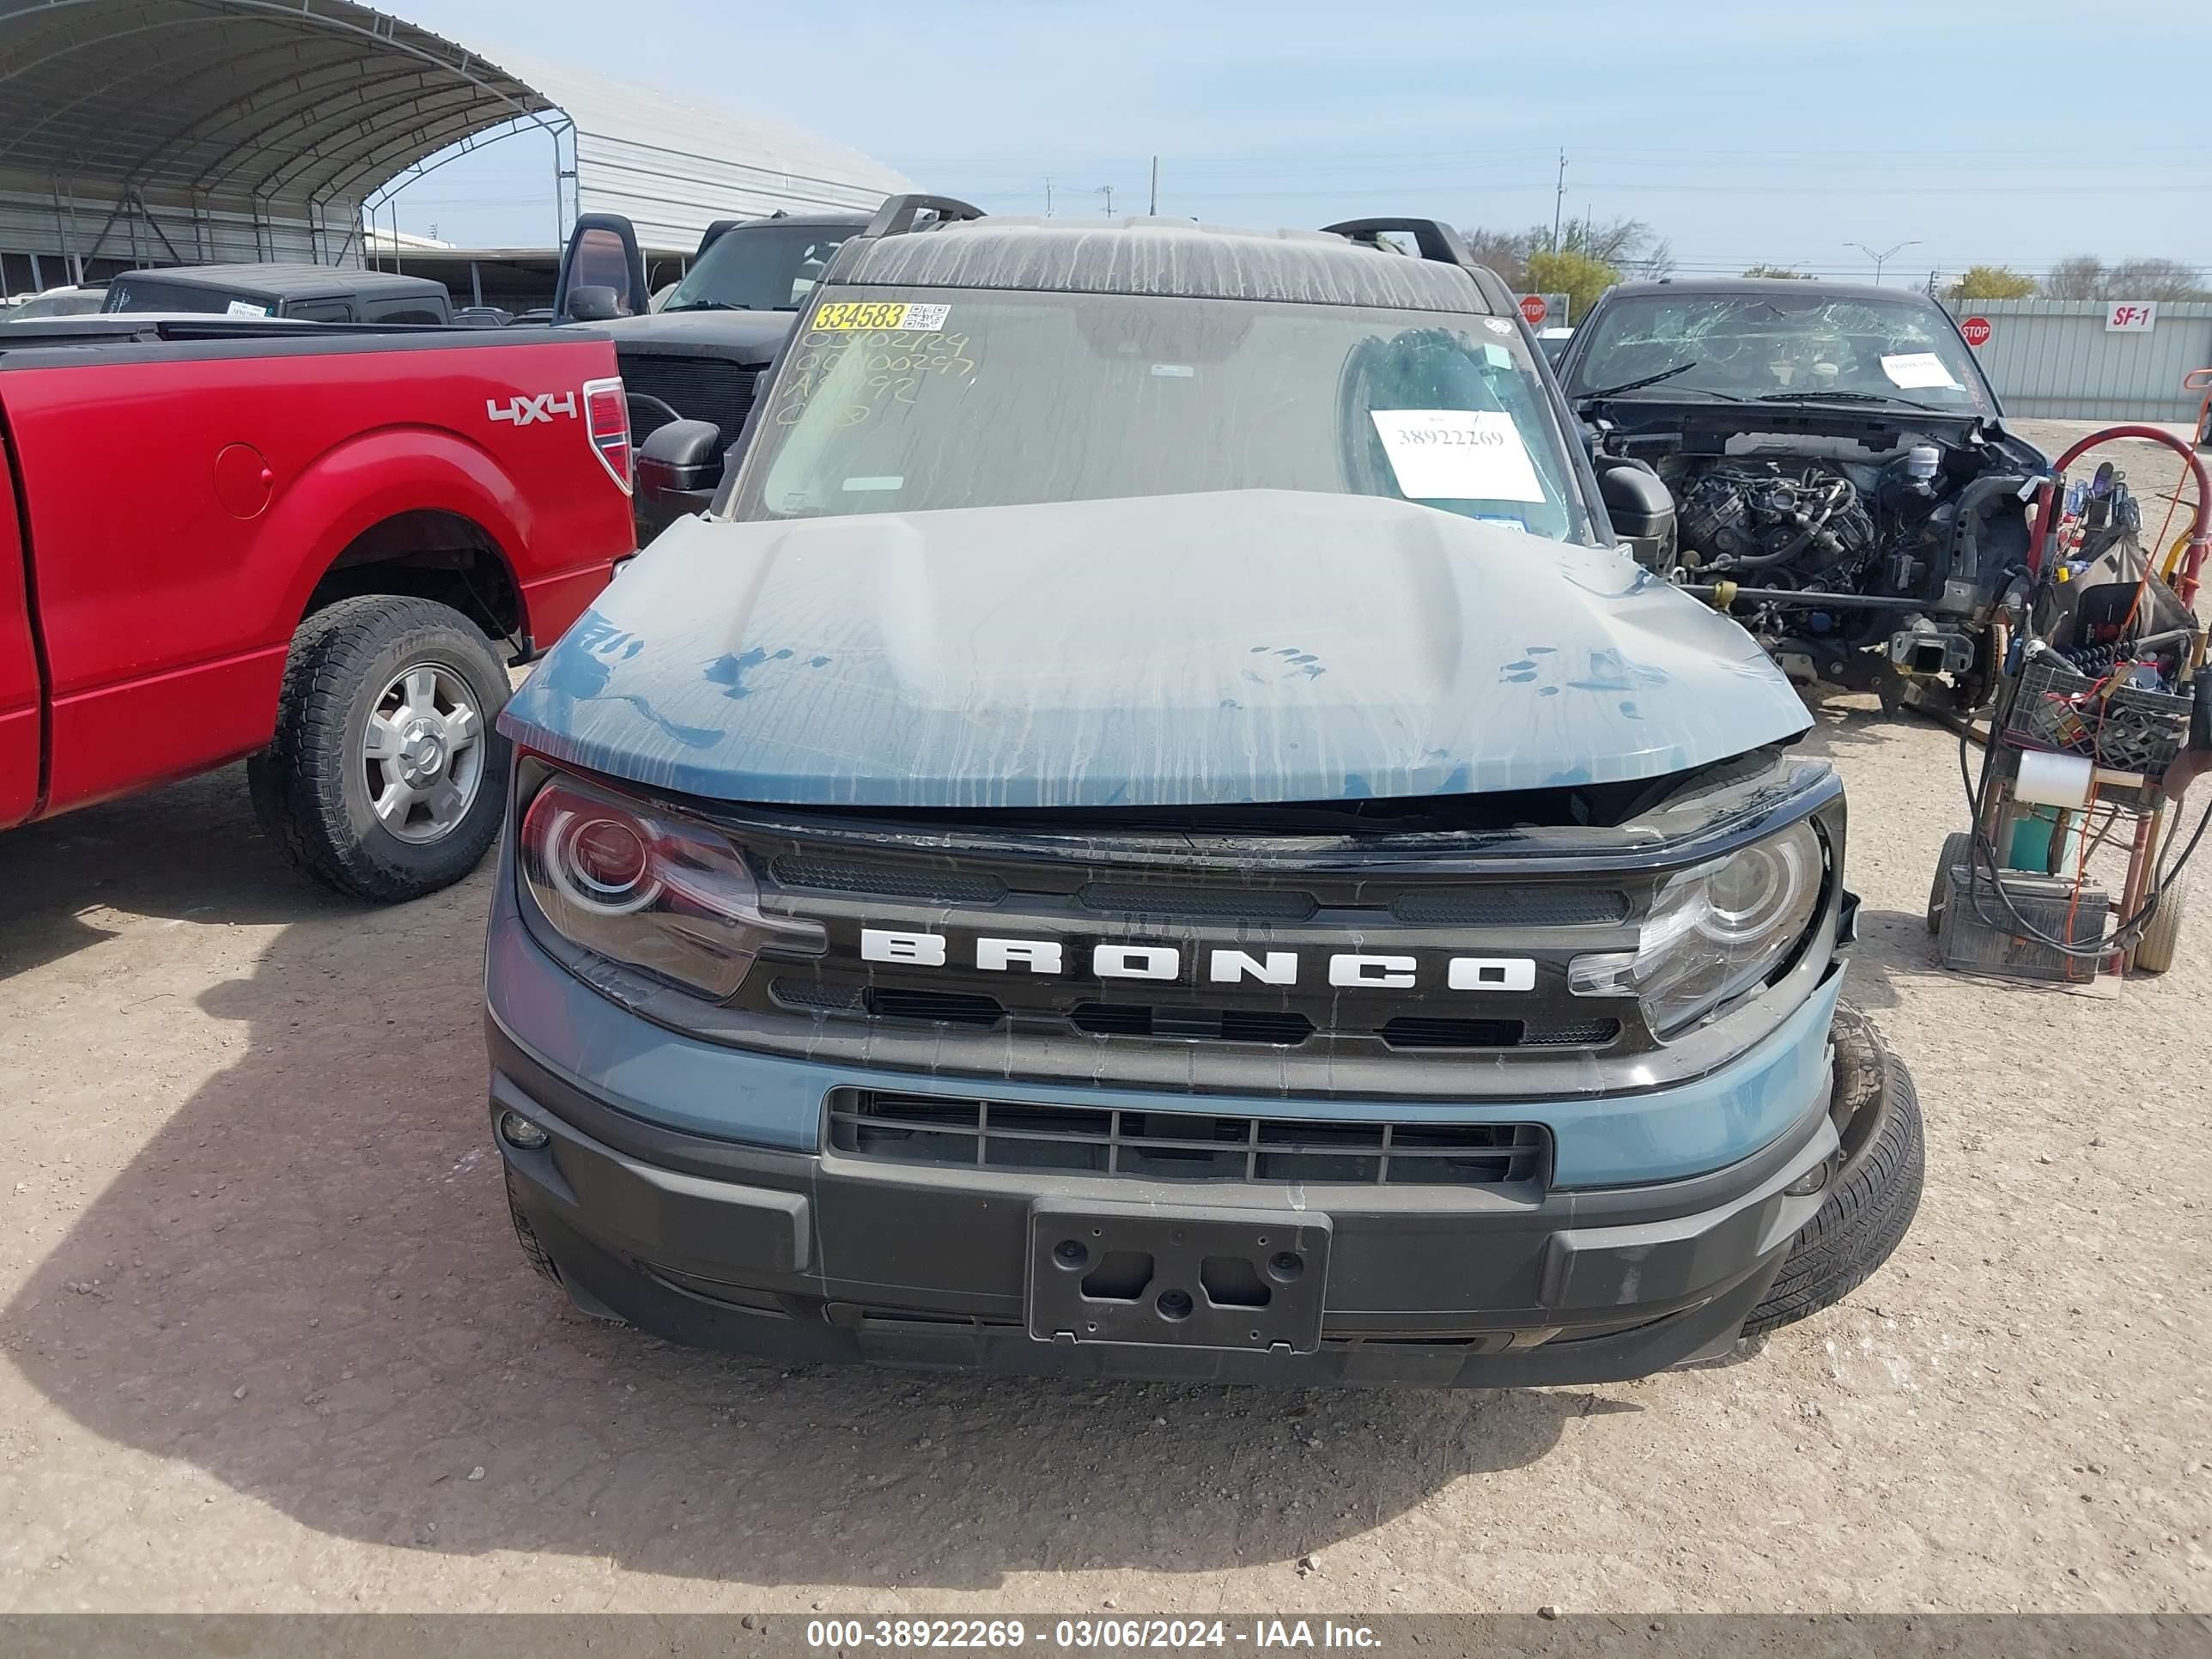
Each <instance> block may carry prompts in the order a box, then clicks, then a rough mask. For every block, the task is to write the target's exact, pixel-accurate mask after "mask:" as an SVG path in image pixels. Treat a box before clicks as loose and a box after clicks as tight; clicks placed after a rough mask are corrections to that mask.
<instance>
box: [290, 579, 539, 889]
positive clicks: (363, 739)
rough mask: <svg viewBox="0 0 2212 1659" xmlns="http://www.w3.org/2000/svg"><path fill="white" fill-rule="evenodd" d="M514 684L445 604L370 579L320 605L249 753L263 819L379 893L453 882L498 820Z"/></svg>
mask: <svg viewBox="0 0 2212 1659" xmlns="http://www.w3.org/2000/svg"><path fill="white" fill-rule="evenodd" d="M506 706H507V670H506V668H505V667H504V666H503V665H501V662H500V659H499V658H498V656H497V655H496V654H495V653H494V651H493V650H492V647H491V643H490V641H488V640H486V639H485V638H484V636H483V634H482V633H481V632H479V631H478V630H477V627H476V624H475V623H471V621H469V619H468V618H467V617H464V616H463V615H461V613H460V612H459V611H454V610H453V609H451V608H450V607H448V606H446V605H437V604H434V603H433V602H431V601H430V600H428V599H405V598H401V597H398V596H396V595H392V594H375V593H372V594H365V595H363V596H362V597H360V598H358V599H343V600H341V601H339V602H338V603H337V604H336V605H331V607H330V608H329V609H328V610H325V611H317V612H316V613H315V614H314V615H313V616H312V617H308V618H307V621H306V622H305V623H302V624H301V628H300V631H299V632H298V633H297V634H295V635H294V636H293V638H292V649H291V654H290V655H289V657H288V658H287V659H286V660H285V664H284V689H283V696H282V697H281V699H280V701H279V702H278V706H277V711H276V737H275V738H274V739H273V740H272V741H271V742H270V745H269V747H268V748H266V749H265V750H262V751H261V752H260V753H259V754H258V755H256V756H254V757H253V758H252V760H250V761H249V762H247V763H246V780H247V783H248V786H249V787H250V788H251V789H252V794H253V806H254V811H255V812H256V814H257V815H258V817H259V818H260V820H261V824H262V827H263V828H264V829H266V830H267V831H268V832H269V834H270V836H271V837H273V838H274V839H275V840H276V843H277V844H278V845H279V846H280V847H282V848H283V849H284V853H285V855H286V856H287V857H288V858H289V859H290V860H292V862H293V864H294V865H295V866H297V867H298V868H299V869H300V870H301V871H303V872H306V873H307V875H309V876H312V877H313V878H315V879H316V880H318V881H319V882H322V883H324V884H326V885H328V886H331V887H334V888H336V889H337V890H338V891H340V892H342V893H346V894H349V895H350V896H353V897H356V898H360V899H366V900H368V901H369V902H372V903H380V904H392V903H398V902H400V901H402V900H405V899H415V898H421V897H422V896H423V895H424V894H426V893H435V892H436V891H437V890H439V889H440V888H441V887H449V886H451V885H452V884H453V883H455V882H457V881H459V880H460V879H461V878H463V877H464V876H465V875H467V874H468V873H469V872H471V870H474V869H475V868H476V867H477V865H478V864H479V863H480V862H482V860H483V855H484V853H485V852H486V850H487V849H489V848H490V846H491V844H492V842H493V841H494V840H495V838H496V837H497V836H498V834H499V826H500V819H501V816H502V814H503V813H504V811H505V810H506V805H507V743H506V740H505V739H504V738H501V737H500V735H499V733H498V731H497V729H496V726H495V723H496V721H497V720H498V719H499V713H500V710H501V709H502V708H505V707H506Z"/></svg>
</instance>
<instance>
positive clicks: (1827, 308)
mask: <svg viewBox="0 0 2212 1659" xmlns="http://www.w3.org/2000/svg"><path fill="white" fill-rule="evenodd" d="M1585 328H1586V331H1588V332H1589V336H1590V339H1589V344H1588V345H1587V347H1586V348H1585V349H1583V352H1582V354H1581V357H1580V360H1579V362H1577V364H1576V367H1575V370H1574V374H1573V379H1572V381H1571V384H1570V385H1569V386H1568V387H1567V395H1568V396H1569V397H1570V398H1585V397H1588V396H1589V395H1590V394H1591V393H1593V392H1600V391H1603V390H1606V389H1607V388H1610V387H1614V386H1627V385H1628V384H1629V383H1630V382H1632V381H1636V380H1644V379H1645V378H1646V377H1649V376H1662V375H1663V376H1665V378H1664V379H1661V380H1656V381H1655V383H1654V384H1652V385H1650V386H1644V387H1641V388H1638V389H1637V390H1634V391H1630V392H1622V393H1621V394H1620V395H1621V396H1622V397H1624V398H1657V399H1664V398H1675V397H1680V396H1682V395H1684V394H1687V395H1689V396H1690V397H1692V398H1699V399H1700V400H1701V401H1702V400H1703V398H1704V397H1705V396H1710V397H1712V398H1742V399H1744V400H1746V401H1750V400H1753V399H1756V398H1769V399H1772V400H1775V401H1782V402H1787V401H1792V400H1794V399H1796V398H1806V399H1807V400H1808V401H1809V400H1811V399H1814V398H1818V397H1820V395H1822V394H1830V395H1833V394H1838V393H1839V394H1842V396H1841V400H1842V401H1844V402H1850V403H1858V402H1864V401H1867V400H1869V399H1874V400H1877V401H1881V402H1885V403H1911V404H1926V405H1928V406H1929V407H1932V408H1936V409H1942V410H1955V411H1957V412H1958V413H1960V414H1962V415H1977V414H1979V415H1987V414H1993V413H1995V412H1996V410H1995V406H1994V404H1992V403H1991V402H1990V398H1989V394H1988V389H1987V386H1986V385H1985V384H1984V381H1983V380H1982V376H1981V372H1980V370H1979V369H1978V368H1976V367H1975V366H1974V364H1973V362H1972V361H1971V360H1970V357H1969V356H1968V353H1967V351H1966V347H1965V345H1964V344H1962V343H1960V339H1959V336H1958V333H1957V331H1955V330H1954V329H1953V328H1952V326H1951V323H1950V319H1948V318H1947V317H1946V316H1945V315H1944V314H1943V313H1942V310H1941V309H1940V308H1938V307H1936V304H1935V303H1934V302H1933V301H1929V300H1924V299H1921V298H1918V297H1917V296H1911V297H1908V296H1906V295H1899V297H1898V298H1897V299H1895V300H1874V299H1863V298H1851V299H1838V298H1836V297H1834V296H1833V295H1829V296H1826V297H1823V296H1821V295H1819V294H1808V295H1803V296H1802V297H1800V296H1798V295H1778V294H1724V295H1723V294H1703V295H1700V294H1638V295H1616V296H1615V297H1613V299H1611V300H1609V301H1607V302H1606V303H1605V304H1604V305H1603V306H1601V307H1600V308H1599V310H1598V313H1597V315H1596V316H1595V317H1594V318H1592V319H1591V320H1590V321H1589V324H1587V325H1585ZM1683 365H1688V367H1686V368H1685V367H1683ZM1669 371H1673V372H1671V373H1670V372H1669Z"/></svg>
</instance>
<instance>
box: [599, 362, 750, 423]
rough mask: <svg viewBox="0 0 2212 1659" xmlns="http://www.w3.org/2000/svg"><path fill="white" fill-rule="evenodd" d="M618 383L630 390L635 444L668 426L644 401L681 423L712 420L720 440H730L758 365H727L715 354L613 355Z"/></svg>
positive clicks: (746, 410) (743, 411)
mask: <svg viewBox="0 0 2212 1659" xmlns="http://www.w3.org/2000/svg"><path fill="white" fill-rule="evenodd" d="M617 356H618V358H619V360H620V363H621V367H622V376H623V386H624V388H625V389H626V390H627V391H628V392H629V394H630V404H629V424H630V441H631V442H632V443H634V444H641V443H643V442H644V441H646V440H647V438H648V437H650V436H652V435H653V433H655V432H657V431H659V429H660V428H662V427H664V426H665V425H667V424H668V422H669V419H670V416H669V415H668V414H667V412H666V410H662V409H659V408H658V407H656V406H655V404H654V403H653V402H651V401H647V400H648V399H657V400H658V401H659V403H662V404H667V405H668V407H669V408H670V409H672V410H675V411H676V413H677V415H678V416H680V417H681V418H683V419H684V420H687V421H712V422H714V424H715V425H716V426H718V427H720V428H722V441H723V442H724V443H735V442H736V441H737V440H738V432H739V430H740V429H741V428H743V427H744V423H745V416H746V415H747V414H748V413H750V410H751V409H752V406H753V376H754V375H755V374H757V373H758V372H759V369H760V368H761V365H759V364H757V363H755V364H750V365H749V364H744V363H733V362H729V361H727V360H726V359H725V358H720V357H674V356H663V355H661V354H659V353H657V352H649V351H623V352H619V353H617Z"/></svg>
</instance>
